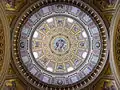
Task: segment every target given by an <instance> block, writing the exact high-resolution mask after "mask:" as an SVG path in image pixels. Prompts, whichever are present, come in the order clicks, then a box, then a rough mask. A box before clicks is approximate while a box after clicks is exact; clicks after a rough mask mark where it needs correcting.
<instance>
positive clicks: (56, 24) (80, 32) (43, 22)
mask: <svg viewBox="0 0 120 90" xmlns="http://www.w3.org/2000/svg"><path fill="white" fill-rule="evenodd" d="M101 28H102V30H104V29H103V27H100V26H99V24H97V21H95V20H94V18H93V17H92V16H90V15H89V14H87V13H86V12H84V11H83V10H82V9H80V8H78V7H77V6H73V5H68V4H52V5H49V6H44V7H42V8H40V9H39V10H37V11H36V12H35V13H32V15H30V16H29V17H27V20H26V22H25V23H23V25H22V26H21V27H20V30H19V36H18V37H19V44H18V46H19V50H18V52H19V54H20V55H19V56H18V57H20V58H21V59H20V60H21V61H22V64H23V66H24V67H25V68H26V69H25V70H27V72H29V73H30V74H31V75H32V76H33V77H35V78H36V79H37V80H39V81H41V82H43V83H45V84H47V85H53V86H67V85H71V84H75V83H78V82H80V81H82V80H84V79H85V78H87V77H88V76H91V74H92V73H93V72H94V73H93V76H91V77H94V74H95V73H96V72H97V71H99V70H100V69H101V67H103V65H104V63H105V62H106V60H102V57H104V56H105V54H106V51H105V50H104V48H106V47H105V45H104V44H106V42H104V41H107V36H106V31H105V32H104V31H103V33H105V34H104V35H103V36H102V34H101V33H102V30H101ZM104 36H105V37H104ZM103 37H104V38H103ZM103 42H104V43H103ZM103 54H104V55H103ZM106 56H107V55H106ZM100 65H101V67H99V66H100ZM97 68H98V70H97ZM100 71H101V70H100ZM95 75H96V76H97V74H95ZM91 77H89V78H91ZM91 79H92V78H91Z"/></svg>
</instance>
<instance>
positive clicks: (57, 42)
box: [50, 34, 70, 56]
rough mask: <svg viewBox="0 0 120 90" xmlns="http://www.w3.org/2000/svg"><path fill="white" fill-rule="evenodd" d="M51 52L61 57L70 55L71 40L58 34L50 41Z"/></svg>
mask: <svg viewBox="0 0 120 90" xmlns="http://www.w3.org/2000/svg"><path fill="white" fill-rule="evenodd" d="M50 48H51V52H52V53H54V54H57V55H59V56H61V55H63V54H66V53H68V51H69V49H70V41H69V38H68V37H67V36H65V35H63V34H58V35H55V36H53V37H52V39H51V41H50Z"/></svg>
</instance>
